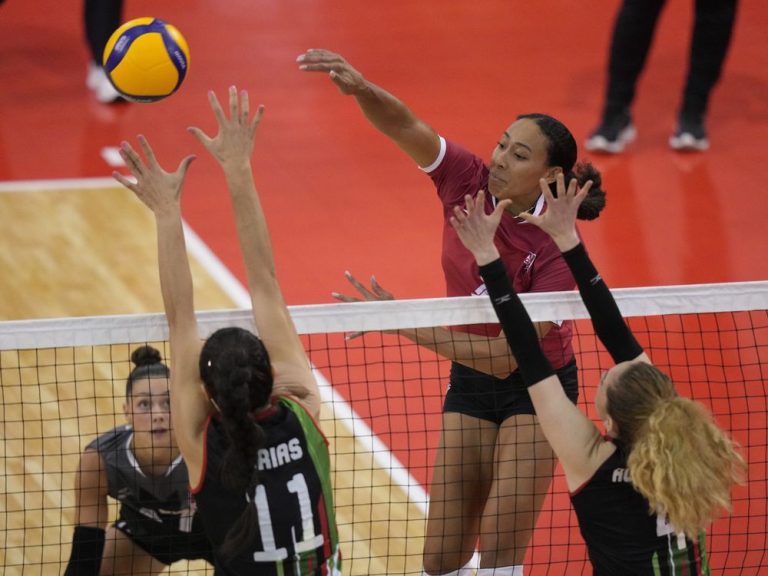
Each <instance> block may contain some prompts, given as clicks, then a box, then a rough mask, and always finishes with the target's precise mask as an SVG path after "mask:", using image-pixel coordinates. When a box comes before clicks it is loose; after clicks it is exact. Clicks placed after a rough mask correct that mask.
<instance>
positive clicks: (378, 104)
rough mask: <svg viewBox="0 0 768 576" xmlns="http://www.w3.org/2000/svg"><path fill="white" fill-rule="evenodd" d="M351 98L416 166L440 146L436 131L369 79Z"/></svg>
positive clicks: (430, 158) (425, 162)
mask: <svg viewBox="0 0 768 576" xmlns="http://www.w3.org/2000/svg"><path fill="white" fill-rule="evenodd" d="M355 98H356V99H357V103H358V105H359V106H360V108H361V110H362V111H363V114H364V115H365V117H366V118H367V119H368V121H369V122H370V123H371V124H373V126H374V127H375V128H376V129H377V130H378V131H379V132H381V133H382V134H384V135H385V136H387V137H389V138H390V139H391V140H392V141H393V142H394V143H395V144H397V146H398V147H399V148H400V149H401V150H402V151H403V152H405V153H406V154H407V155H408V156H410V157H411V158H412V159H413V160H414V161H415V162H416V163H417V164H418V165H419V166H428V165H429V164H431V163H432V162H433V161H434V160H435V158H436V157H437V153H438V152H439V150H440V139H439V137H438V135H437V133H436V132H435V131H434V130H433V129H432V128H431V127H430V126H429V125H427V124H426V123H424V122H423V121H422V120H421V119H419V118H418V117H416V116H415V115H414V114H413V112H411V110H410V109H409V108H408V107H407V106H406V105H405V104H404V103H403V102H401V101H400V100H398V99H397V98H396V97H395V96H393V95H392V94H390V93H389V92H387V91H386V90H384V89H383V88H381V87H379V86H376V85H375V84H371V83H370V82H366V86H365V89H363V90H361V91H359V92H357V93H356V94H355Z"/></svg>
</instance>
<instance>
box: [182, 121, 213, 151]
mask: <svg viewBox="0 0 768 576" xmlns="http://www.w3.org/2000/svg"><path fill="white" fill-rule="evenodd" d="M187 131H188V132H189V133H190V134H192V136H194V137H195V138H197V139H198V140H199V141H200V143H201V144H202V145H203V146H205V147H206V148H207V147H208V145H209V144H210V143H211V141H212V138H211V137H210V136H208V134H206V133H205V132H203V131H202V130H201V129H200V128H198V127H196V126H190V127H189V128H187Z"/></svg>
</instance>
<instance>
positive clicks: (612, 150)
mask: <svg viewBox="0 0 768 576" xmlns="http://www.w3.org/2000/svg"><path fill="white" fill-rule="evenodd" d="M635 138H637V130H635V127H634V126H633V125H632V124H630V125H629V126H627V127H626V128H623V129H622V130H621V132H619V136H618V137H617V138H616V140H608V139H607V138H606V137H605V136H602V135H601V134H595V135H594V136H590V137H589V138H588V139H587V141H586V143H585V144H584V147H585V148H586V149H587V150H589V151H590V152H605V153H606V154H620V153H622V152H624V148H626V146H627V144H629V143H630V142H633V141H634V139H635Z"/></svg>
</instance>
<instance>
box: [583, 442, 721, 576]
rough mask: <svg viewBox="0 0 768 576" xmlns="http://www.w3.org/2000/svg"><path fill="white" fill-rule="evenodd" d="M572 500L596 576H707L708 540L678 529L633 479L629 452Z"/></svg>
mask: <svg viewBox="0 0 768 576" xmlns="http://www.w3.org/2000/svg"><path fill="white" fill-rule="evenodd" d="M571 502H572V503H573V508H574V510H575V511H576V516H577V517H578V519H579V527H580V529H581V534H582V536H583V537H584V541H585V542H586V543H587V550H588V552H589V558H590V560H591V562H592V566H593V568H594V576H679V575H685V576H705V575H708V574H709V573H710V572H709V563H708V559H707V555H706V547H705V538H704V534H703V533H702V534H701V535H700V536H699V538H698V542H693V541H691V540H690V539H688V538H686V537H685V536H684V535H682V534H677V533H675V532H674V530H673V529H672V527H671V526H670V525H669V524H668V523H667V522H666V519H665V518H664V517H663V516H658V515H656V514H649V509H650V506H649V504H648V500H646V499H645V498H644V497H643V496H642V495H641V494H640V493H639V492H637V491H636V490H635V488H634V486H633V485H632V483H631V482H630V479H629V474H628V470H627V455H626V453H625V451H624V449H623V447H622V446H621V445H620V444H618V443H616V451H615V452H614V453H613V454H611V456H610V457H609V458H608V459H607V460H606V461H605V462H603V464H602V465H601V466H600V468H598V470H597V472H595V474H594V476H592V478H590V479H589V480H588V481H587V482H586V483H585V484H584V485H582V486H581V487H580V488H579V489H578V490H576V491H574V492H572V493H571Z"/></svg>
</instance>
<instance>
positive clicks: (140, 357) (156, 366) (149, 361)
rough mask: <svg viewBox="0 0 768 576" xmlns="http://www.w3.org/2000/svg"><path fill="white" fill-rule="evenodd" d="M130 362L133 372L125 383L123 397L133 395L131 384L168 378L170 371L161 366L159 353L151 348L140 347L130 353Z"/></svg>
mask: <svg viewBox="0 0 768 576" xmlns="http://www.w3.org/2000/svg"><path fill="white" fill-rule="evenodd" d="M131 362H133V365H134V367H133V370H131V373H130V374H129V375H128V380H126V382H125V397H126V398H130V397H131V394H133V383H134V382H138V381H139V380H145V379H147V378H170V377H171V371H170V370H169V369H168V366H166V365H165V364H163V357H162V356H161V355H160V351H159V350H158V349H157V348H153V347H152V346H140V347H139V348H136V350H134V351H133V352H132V353H131Z"/></svg>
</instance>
